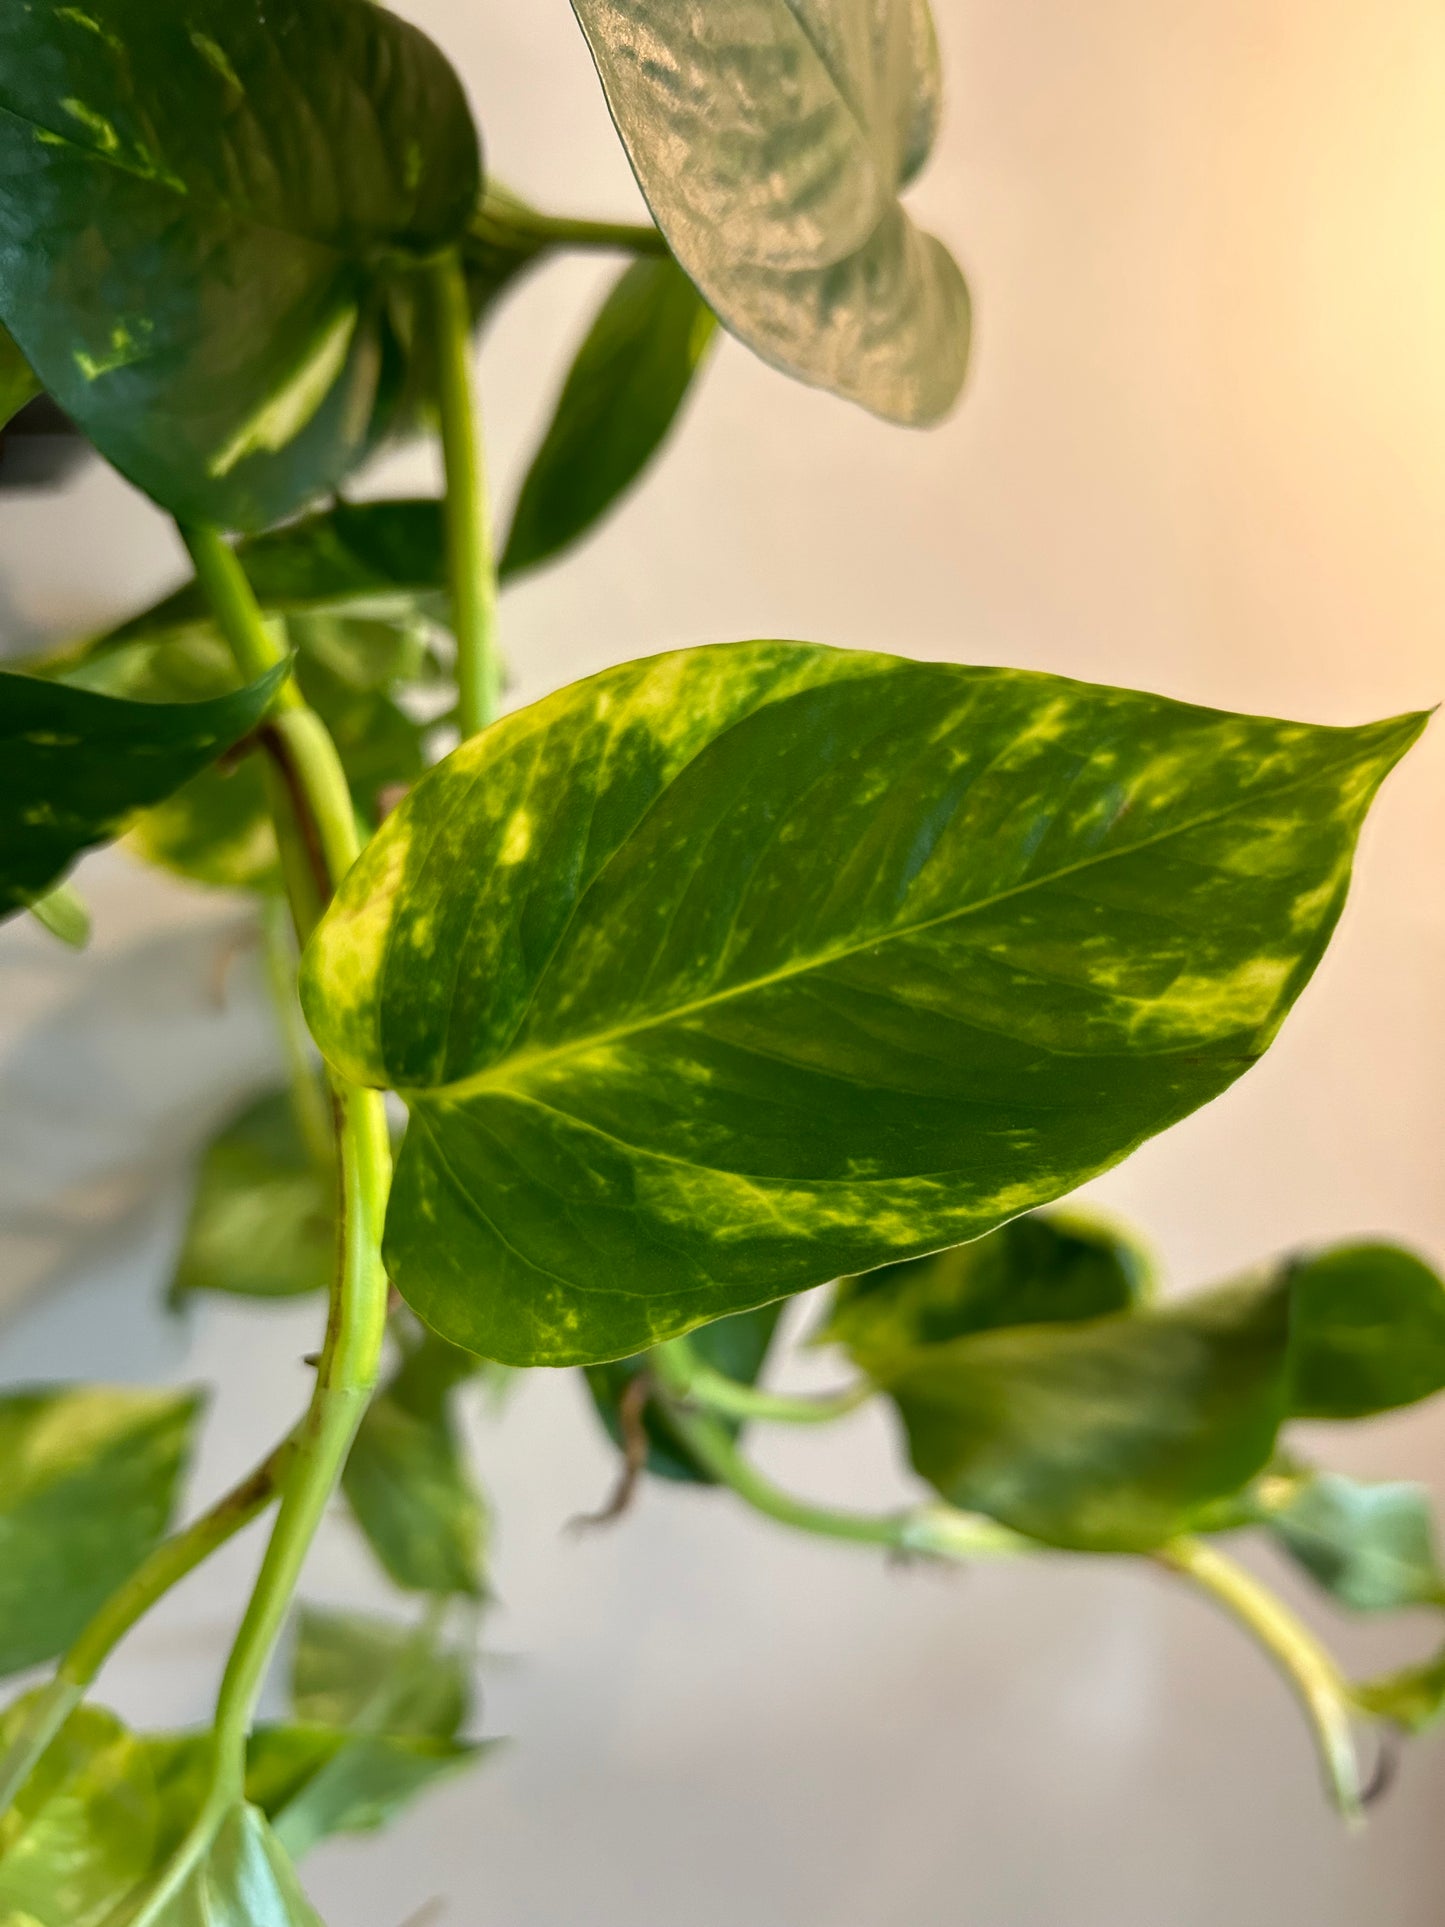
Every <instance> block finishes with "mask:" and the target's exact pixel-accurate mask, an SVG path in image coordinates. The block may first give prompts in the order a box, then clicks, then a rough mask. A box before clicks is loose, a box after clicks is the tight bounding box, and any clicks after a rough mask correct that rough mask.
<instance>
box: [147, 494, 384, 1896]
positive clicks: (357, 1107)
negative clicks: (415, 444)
mask: <svg viewBox="0 0 1445 1927" xmlns="http://www.w3.org/2000/svg"><path fill="white" fill-rule="evenodd" d="M186 541H187V544H188V546H189V547H190V550H191V554H192V556H193V557H194V558H195V562H196V571H197V574H198V576H199V577H200V579H201V581H202V583H203V584H204V585H205V587H206V589H207V591H208V592H209V594H210V598H211V604H212V607H213V609H214V610H215V614H216V619H217V621H218V623H219V624H220V627H221V629H222V631H223V633H224V634H225V635H226V637H227V640H228V641H229V642H230V644H231V647H232V650H233V653H234V654H235V657H236V662H237V666H238V668H240V670H241V672H242V673H243V674H246V675H251V674H254V673H255V672H256V670H257V669H258V668H260V667H263V666H268V665H266V664H263V662H262V660H261V658H262V656H263V654H269V656H270V659H271V661H275V660H277V659H278V657H279V654H280V652H279V649H278V648H277V646H276V644H275V642H274V640H273V639H272V637H271V636H270V633H269V631H268V630H267V629H266V626H265V623H264V622H263V621H262V619H261V614H260V611H259V609H258V608H257V606H256V603H255V599H254V597H253V596H252V594H251V591H250V585H249V584H248V583H247V581H246V578H245V576H244V574H243V573H242V571H241V568H240V565H239V563H238V562H237V560H236V557H235V555H234V553H233V552H232V550H231V549H230V548H229V547H228V545H227V544H226V543H225V542H224V541H222V539H221V538H220V536H219V535H217V534H216V533H215V532H214V531H212V530H208V529H202V530H190V531H187V532H186ZM270 727H271V729H272V730H273V731H274V732H275V733H276V734H277V736H278V738H279V742H280V754H279V755H277V757H276V761H277V765H278V768H279V769H280V771H281V774H282V777H283V779H284V784H285V788H286V792H287V803H288V805H289V808H290V809H291V811H292V813H293V819H294V826H295V828H296V830H297V832H298V834H299V835H300V837H301V838H302V840H303V841H304V843H305V846H306V850H307V854H308V860H309V864H310V868H311V871H312V875H311V877H310V879H309V881H308V880H306V879H301V880H299V881H298V880H297V879H296V877H295V875H294V873H293V872H288V880H289V881H290V882H291V883H292V890H293V894H292V910H293V914H294V916H295V919H296V923H297V927H298V934H299V935H301V936H303V937H304V935H305V933H306V930H307V928H308V926H309V922H310V920H311V919H313V918H314V917H315V916H316V915H317V914H319V909H320V908H321V907H324V903H325V901H326V899H327V898H328V897H329V895H330V893H331V891H332V890H334V888H335V886H336V885H337V883H339V882H340V880H341V878H342V876H344V874H345V873H346V871H347V869H349V867H350V866H351V864H352V863H353V862H354V861H355V858H356V855H357V851H358V842H357V831H356V818H355V814H354V812H353V810H352V807H351V799H350V795H349V793H348V792H347V789H346V782H345V777H344V775H343V774H342V771H341V765H340V762H339V759H338V758H337V755H336V749H335V745H334V744H333V743H332V741H331V738H330V736H329V734H328V733H327V731H326V729H325V726H324V725H323V724H322V723H321V722H320V720H319V718H317V717H316V716H315V715H314V714H313V713H312V712H311V711H310V710H308V709H307V708H306V707H305V706H304V704H302V702H301V700H300V697H299V695H294V696H291V695H289V694H288V706H287V708H286V709H285V710H283V711H282V713H281V714H280V715H279V716H278V717H277V718H276V719H275V720H274V722H273V724H272V725H271V726H270ZM280 827H281V819H280V816H279V813H278V830H279V829H280ZM332 1099H333V1103H334V1105H335V1108H336V1139H337V1144H338V1147H339V1152H340V1161H339V1171H338V1178H339V1188H340V1202H339V1209H338V1214H337V1221H338V1224H339V1225H340V1238H339V1249H338V1263H337V1276H336V1281H335V1284H334V1286H333V1289H332V1294H331V1307H330V1314H329V1317H328V1320H327V1326H326V1339H325V1343H324V1345H323V1347H322V1352H321V1358H320V1362H319V1364H318V1367H317V1373H316V1388H315V1391H314V1392H313V1394H312V1398H311V1403H310V1406H309V1408H308V1410H307V1412H306V1416H305V1418H304V1419H303V1420H302V1422H301V1426H300V1430H299V1433H298V1436H297V1443H296V1452H295V1456H294V1459H293V1460H292V1463H291V1466H290V1470H289V1472H288V1474H287V1477H286V1482H285V1489H284V1491H283V1493H282V1497H281V1505H280V1509H279V1511H278V1513H277V1516H276V1524H275V1527H274V1528H273V1530H272V1534H271V1538H270V1542H269V1544H268V1545H267V1547H266V1552H265V1555H264V1557H263V1559H262V1561H261V1569H260V1571H259V1573H258V1574H257V1577H256V1583H255V1587H254V1589H253V1591H252V1594H251V1598H250V1600H249V1602H248V1604H247V1606H246V1610H245V1613H244V1614H243V1616H242V1619H241V1625H240V1628H239V1630H238V1632H237V1634H236V1640H235V1644H234V1645H233V1647H232V1649H231V1655H230V1658H229V1660H228V1661H227V1664H226V1670H225V1673H224V1675H223V1677H222V1680H221V1689H220V1694H219V1696H218V1698H217V1703H216V1719H215V1725H214V1729H213V1731H212V1735H211V1771H210V1778H209V1782H208V1787H207V1792H206V1795H205V1798H204V1800H203V1802H202V1805H201V1809H200V1811H199V1812H198V1814H197V1816H196V1818H195V1821H194V1823H193V1824H192V1827H191V1830H190V1832H189V1833H188V1834H187V1835H186V1837H185V1839H184V1840H183V1841H182V1843H181V1845H180V1846H179V1848H178V1849H177V1850H176V1852H175V1854H174V1855H173V1856H172V1858H171V1860H170V1862H169V1864H168V1866H167V1867H166V1869H165V1871H164V1872H163V1873H162V1875H161V1877H160V1879H159V1880H158V1882H157V1884H156V1885H155V1887H154V1888H153V1889H152V1890H151V1892H150V1894H149V1895H148V1896H147V1899H146V1901H145V1904H144V1905H143V1906H142V1907H141V1909H140V1911H139V1912H138V1913H137V1915H136V1916H135V1919H134V1921H133V1922H132V1923H131V1927H154V1923H155V1922H157V1921H158V1920H159V1919H161V1918H162V1916H163V1915H164V1912H165V1910H166V1908H167V1907H168V1906H169V1904H170V1902H171V1901H172V1900H173V1899H174V1898H175V1897H176V1895H177V1893H178V1892H179V1891H180V1890H181V1888H182V1887H183V1886H184V1884H185V1882H186V1881H187V1879H188V1878H189V1876H190V1874H191V1872H192V1871H193V1869H194V1868H195V1866H196V1865H197V1863H198V1862H199V1861H200V1860H201V1859H202V1857H203V1856H204V1855H205V1853H206V1852H207V1850H208V1849H209V1847H210V1844H211V1841H212V1839H213V1838H214V1836H215V1833H216V1829H217V1827H218V1826H219V1825H220V1823H221V1821H222V1819H223V1818H224V1817H225V1814H226V1812H227V1811H228V1810H229V1809H230V1808H231V1807H232V1806H233V1805H234V1804H235V1803H236V1802H237V1801H239V1800H240V1799H241V1798H243V1796H244V1791H245V1779H246V1739H247V1734H248V1732H249V1729H250V1725H251V1719H252V1715H253V1713H254V1711H255V1706H256V1699H257V1696H258V1695H259V1693H260V1690H261V1684H262V1681H263V1679H264V1677H265V1673H266V1668H267V1666H268V1664H269V1663H270V1658H271V1654H272V1651H273V1650H274V1647H275V1644H276V1639H277V1637H278V1635H279V1633H280V1631H281V1627H282V1624H283V1622H284V1620H285V1617H286V1612H287V1609H288V1607H289V1605H290V1602H291V1595H292V1593H293V1592H294V1591H295V1589H296V1582H297V1580H298V1578H299V1577H300V1573H301V1567H302V1564H303V1563H304V1561H305V1558H306V1554H307V1552H308V1550H309V1549H310V1545H311V1541H312V1539H313V1537H314V1536H315V1533H316V1528H317V1526H318V1525H319V1524H320V1522H321V1518H322V1515H323V1514H324V1512H325V1510H326V1507H327V1504H328V1503H329V1501H330V1499H331V1496H332V1494H333V1492H334V1491H335V1489H336V1486H337V1483H338V1481H339V1480H340V1477H341V1472H342V1468H343V1467H344V1465H345V1463H346V1456H347V1453H348V1452H349V1451H350V1449H351V1442H352V1440H353V1439H354V1438H355V1436H356V1429H357V1427H358V1426H359V1425H360V1423H361V1419H362V1415H363V1413H364V1412H365V1410H366V1407H367V1404H368V1402H369V1401H370V1398H371V1395H372V1392H373V1390H374V1388H375V1385H376V1377H377V1370H378V1367H379V1365H380V1361H381V1349H382V1343H383V1339H384V1337H385V1333H386V1298H387V1286H386V1274H385V1272H384V1270H383V1268H382V1263H381V1228H382V1220H383V1218H384V1216H385V1211H386V1198H387V1191H388V1188H389V1185H390V1179H391V1146H390V1141H389V1137H388V1132H387V1124H386V1111H385V1106H384V1104H383V1100H382V1096H381V1093H380V1092H379V1091H371V1090H361V1089H359V1088H357V1087H355V1086H352V1085H349V1084H346V1083H344V1082H343V1081H341V1080H340V1079H336V1078H333V1079H332Z"/></svg>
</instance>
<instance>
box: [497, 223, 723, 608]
mask: <svg viewBox="0 0 1445 1927" xmlns="http://www.w3.org/2000/svg"><path fill="white" fill-rule="evenodd" d="M715 328H716V323H715V322H714V320H713V316H712V313H711V311H710V310H709V309H708V307H707V305H706V304H705V303H704V302H703V301H701V300H699V298H698V296H697V293H696V291H695V290H694V288H693V285H692V283H691V282H690V281H689V280H688V278H687V276H686V275H685V274H683V273H682V271H681V270H680V269H679V268H678V266H677V264H676V263H675V262H674V261H672V260H670V259H668V258H667V257H666V256H664V257H662V258H661V259H654V260H644V261H634V262H633V264H632V266H631V267H630V268H627V269H625V270H624V271H623V274H622V277H621V279H620V280H619V281H618V282H617V283H616V285H615V286H614V287H613V289H612V291H611V293H610V294H609V295H608V297H607V299H606V301H605V302H604V303H603V305H602V309H601V312H600V313H599V314H598V316H597V319H596V320H595V321H594V322H593V324H592V328H591V331H590V332H589V334H588V336H587V339H586V340H585V341H584V342H583V344H582V347H581V349H580V350H579V351H578V354H577V358H576V360H575V361H574V362H573V363H572V367H571V369H570V371H569V372H568V375H567V380H566V383H565V385H564V387H563V389H562V393H561V396H560V398H559V400H558V402H557V407H556V412H555V413H554V414H553V417H552V420H551V423H550V425H549V427H548V429H547V433H546V436H545V438H544V440H543V442H542V446H541V447H540V448H539V449H538V451H537V453H536V455H535V457H534V458H533V461H532V466H531V467H530V468H529V469H528V471H527V475H526V479H525V480H524V481H523V483H522V492H521V494H520V495H519V496H518V498H517V506H516V509H515V511H514V512H513V515H512V526H511V529H510V531H509V532H508V535H507V542H506V547H505V548H504V550H503V552H502V562H501V573H502V575H503V576H504V577H505V576H509V575H516V574H519V573H520V572H521V571H522V570H524V569H531V568H535V567H536V566H537V564H538V563H540V562H546V561H548V560H549V559H551V558H552V557H554V556H556V555H557V554H559V553H560V552H561V551H562V550H563V549H566V548H569V547H570V546H571V545H572V543H574V542H575V541H577V540H578V538H579V537H580V536H582V535H585V534H586V532H587V531H588V530H589V529H590V528H592V527H593V526H594V524H595V523H597V522H598V521H600V520H601V518H602V517H603V516H604V515H606V514H607V512H608V510H609V509H611V508H613V507H614V506H615V504H616V502H617V500H618V498H619V497H620V496H621V495H623V494H624V493H625V492H626V490H627V489H629V488H630V487H631V486H632V484H633V482H634V481H636V479H637V477H638V476H639V475H640V474H641V472H642V470H643V469H644V468H645V467H646V466H647V464H648V462H650V461H651V459H652V457H653V456H654V455H655V454H656V453H657V450H658V449H659V448H660V447H661V445H662V443H663V441H664V440H665V439H666V437H667V433H668V430H669V429H670V428H671V427H672V424H673V421H674V420H675V418H676V416H677V412H678V410H679V409H680V408H681V406H682V404H683V402H684V400H685V399H686V396H687V392H688V389H689V388H690V387H691V386H692V379H693V376H694V375H695V374H696V373H697V371H698V368H699V366H700V364H701V362H702V358H703V356H704V354H705V353H706V352H707V349H708V347H709V345H710V344H711V342H712V338H713V334H714V331H715Z"/></svg>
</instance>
